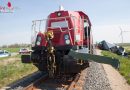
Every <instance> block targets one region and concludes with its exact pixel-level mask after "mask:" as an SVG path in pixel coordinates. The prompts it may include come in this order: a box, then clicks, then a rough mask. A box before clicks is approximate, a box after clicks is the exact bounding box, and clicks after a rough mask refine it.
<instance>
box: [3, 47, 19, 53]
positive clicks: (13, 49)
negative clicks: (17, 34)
mask: <svg viewBox="0 0 130 90" xmlns="http://www.w3.org/2000/svg"><path fill="white" fill-rule="evenodd" d="M1 49H2V50H7V51H9V52H11V53H13V52H17V53H18V52H19V49H20V48H1Z"/></svg>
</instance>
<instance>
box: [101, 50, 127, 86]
mask: <svg viewBox="0 0 130 90" xmlns="http://www.w3.org/2000/svg"><path fill="white" fill-rule="evenodd" d="M102 54H103V55H104V56H108V57H114V58H117V59H119V61H120V68H119V72H120V74H121V75H123V76H124V77H125V79H126V80H127V82H128V84H130V58H127V57H123V56H119V55H117V54H114V53H111V52H108V51H102Z"/></svg>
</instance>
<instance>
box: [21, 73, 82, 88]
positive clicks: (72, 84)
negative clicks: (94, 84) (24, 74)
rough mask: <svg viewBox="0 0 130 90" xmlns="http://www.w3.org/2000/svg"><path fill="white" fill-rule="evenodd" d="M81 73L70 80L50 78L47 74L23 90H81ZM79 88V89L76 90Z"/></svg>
mask: <svg viewBox="0 0 130 90" xmlns="http://www.w3.org/2000/svg"><path fill="white" fill-rule="evenodd" d="M80 76H81V73H79V74H77V75H75V76H73V77H69V78H67V79H66V78H64V77H62V78H52V79H51V78H48V75H47V74H45V75H43V76H42V77H40V78H39V79H37V80H36V81H34V82H32V83H31V84H30V85H28V86H26V87H25V88H24V89H23V90H73V89H75V90H81V89H79V86H78V85H77V83H78V80H79V79H80ZM76 88H77V89H76Z"/></svg>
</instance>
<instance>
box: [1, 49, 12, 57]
mask: <svg viewBox="0 0 130 90" xmlns="http://www.w3.org/2000/svg"><path fill="white" fill-rule="evenodd" d="M8 56H11V53H10V52H8V51H6V50H0V57H8Z"/></svg>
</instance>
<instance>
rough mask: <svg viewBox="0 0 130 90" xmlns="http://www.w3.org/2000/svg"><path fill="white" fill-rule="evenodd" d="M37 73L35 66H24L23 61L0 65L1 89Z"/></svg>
mask: <svg viewBox="0 0 130 90" xmlns="http://www.w3.org/2000/svg"><path fill="white" fill-rule="evenodd" d="M35 71H37V69H36V68H35V66H33V65H32V64H23V63H21V61H16V62H14V63H10V64H8V65H0V88H1V87H3V86H6V85H8V84H9V83H12V82H14V81H16V80H18V79H20V78H22V77H24V76H26V75H28V74H30V73H33V72H35Z"/></svg>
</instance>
